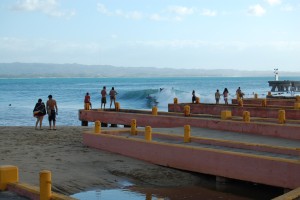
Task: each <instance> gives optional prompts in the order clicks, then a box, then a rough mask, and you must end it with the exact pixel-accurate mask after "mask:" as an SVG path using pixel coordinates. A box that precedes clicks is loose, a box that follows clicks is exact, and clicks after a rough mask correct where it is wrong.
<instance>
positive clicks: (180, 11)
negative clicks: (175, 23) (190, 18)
mask: <svg viewBox="0 0 300 200" xmlns="http://www.w3.org/2000/svg"><path fill="white" fill-rule="evenodd" d="M167 10H168V11H169V12H170V13H175V14H176V15H191V14H193V13H194V9H193V8H188V7H184V6H169V7H168V9H167Z"/></svg>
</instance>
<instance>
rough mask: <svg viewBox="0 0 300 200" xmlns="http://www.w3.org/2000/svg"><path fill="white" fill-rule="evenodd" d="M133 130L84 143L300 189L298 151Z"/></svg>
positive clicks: (87, 138)
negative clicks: (147, 135)
mask: <svg viewBox="0 0 300 200" xmlns="http://www.w3.org/2000/svg"><path fill="white" fill-rule="evenodd" d="M145 138H147V137H145V134H144V132H143V131H138V134H136V135H132V134H130V130H126V129H125V130H123V131H102V132H101V133H98V134H95V133H92V132H85V133H84V134H83V143H84V144H85V145H87V146H89V147H93V148H97V149H102V150H106V151H110V152H114V153H119V154H122V155H125V156H129V157H133V158H136V159H141V160H145V161H148V162H151V163H154V164H158V165H162V166H167V167H172V168H177V169H182V170H188V171H193V172H199V173H204V174H210V175H215V176H221V177H227V178H232V179H238V180H243V181H250V182H255V183H261V184H267V185H272V186H277V187H282V188H290V189H294V188H297V187H299V186H300V162H299V150H298V149H297V148H282V147H276V146H268V145H264V146H263V148H261V147H262V146H261V147H259V145H255V144H248V143H236V142H232V141H225V140H211V139H208V138H206V139H205V138H198V137H190V142H184V137H183V136H178V135H173V134H162V133H152V137H151V138H152V139H150V140H149V139H145Z"/></svg>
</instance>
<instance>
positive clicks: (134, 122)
mask: <svg viewBox="0 0 300 200" xmlns="http://www.w3.org/2000/svg"><path fill="white" fill-rule="evenodd" d="M130 134H131V135H136V134H137V130H136V119H132V120H131V129H130Z"/></svg>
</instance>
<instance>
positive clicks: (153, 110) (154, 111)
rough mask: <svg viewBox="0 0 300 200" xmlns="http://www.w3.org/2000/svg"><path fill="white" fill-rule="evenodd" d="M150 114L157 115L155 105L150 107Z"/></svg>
mask: <svg viewBox="0 0 300 200" xmlns="http://www.w3.org/2000/svg"><path fill="white" fill-rule="evenodd" d="M152 115H157V106H153V107H152Z"/></svg>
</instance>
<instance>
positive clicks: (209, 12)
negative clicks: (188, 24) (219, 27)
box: [201, 9, 217, 17]
mask: <svg viewBox="0 0 300 200" xmlns="http://www.w3.org/2000/svg"><path fill="white" fill-rule="evenodd" d="M201 15H204V16H208V17H214V16H216V15H217V12H216V11H213V10H209V9H203V10H202V12H201Z"/></svg>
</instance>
